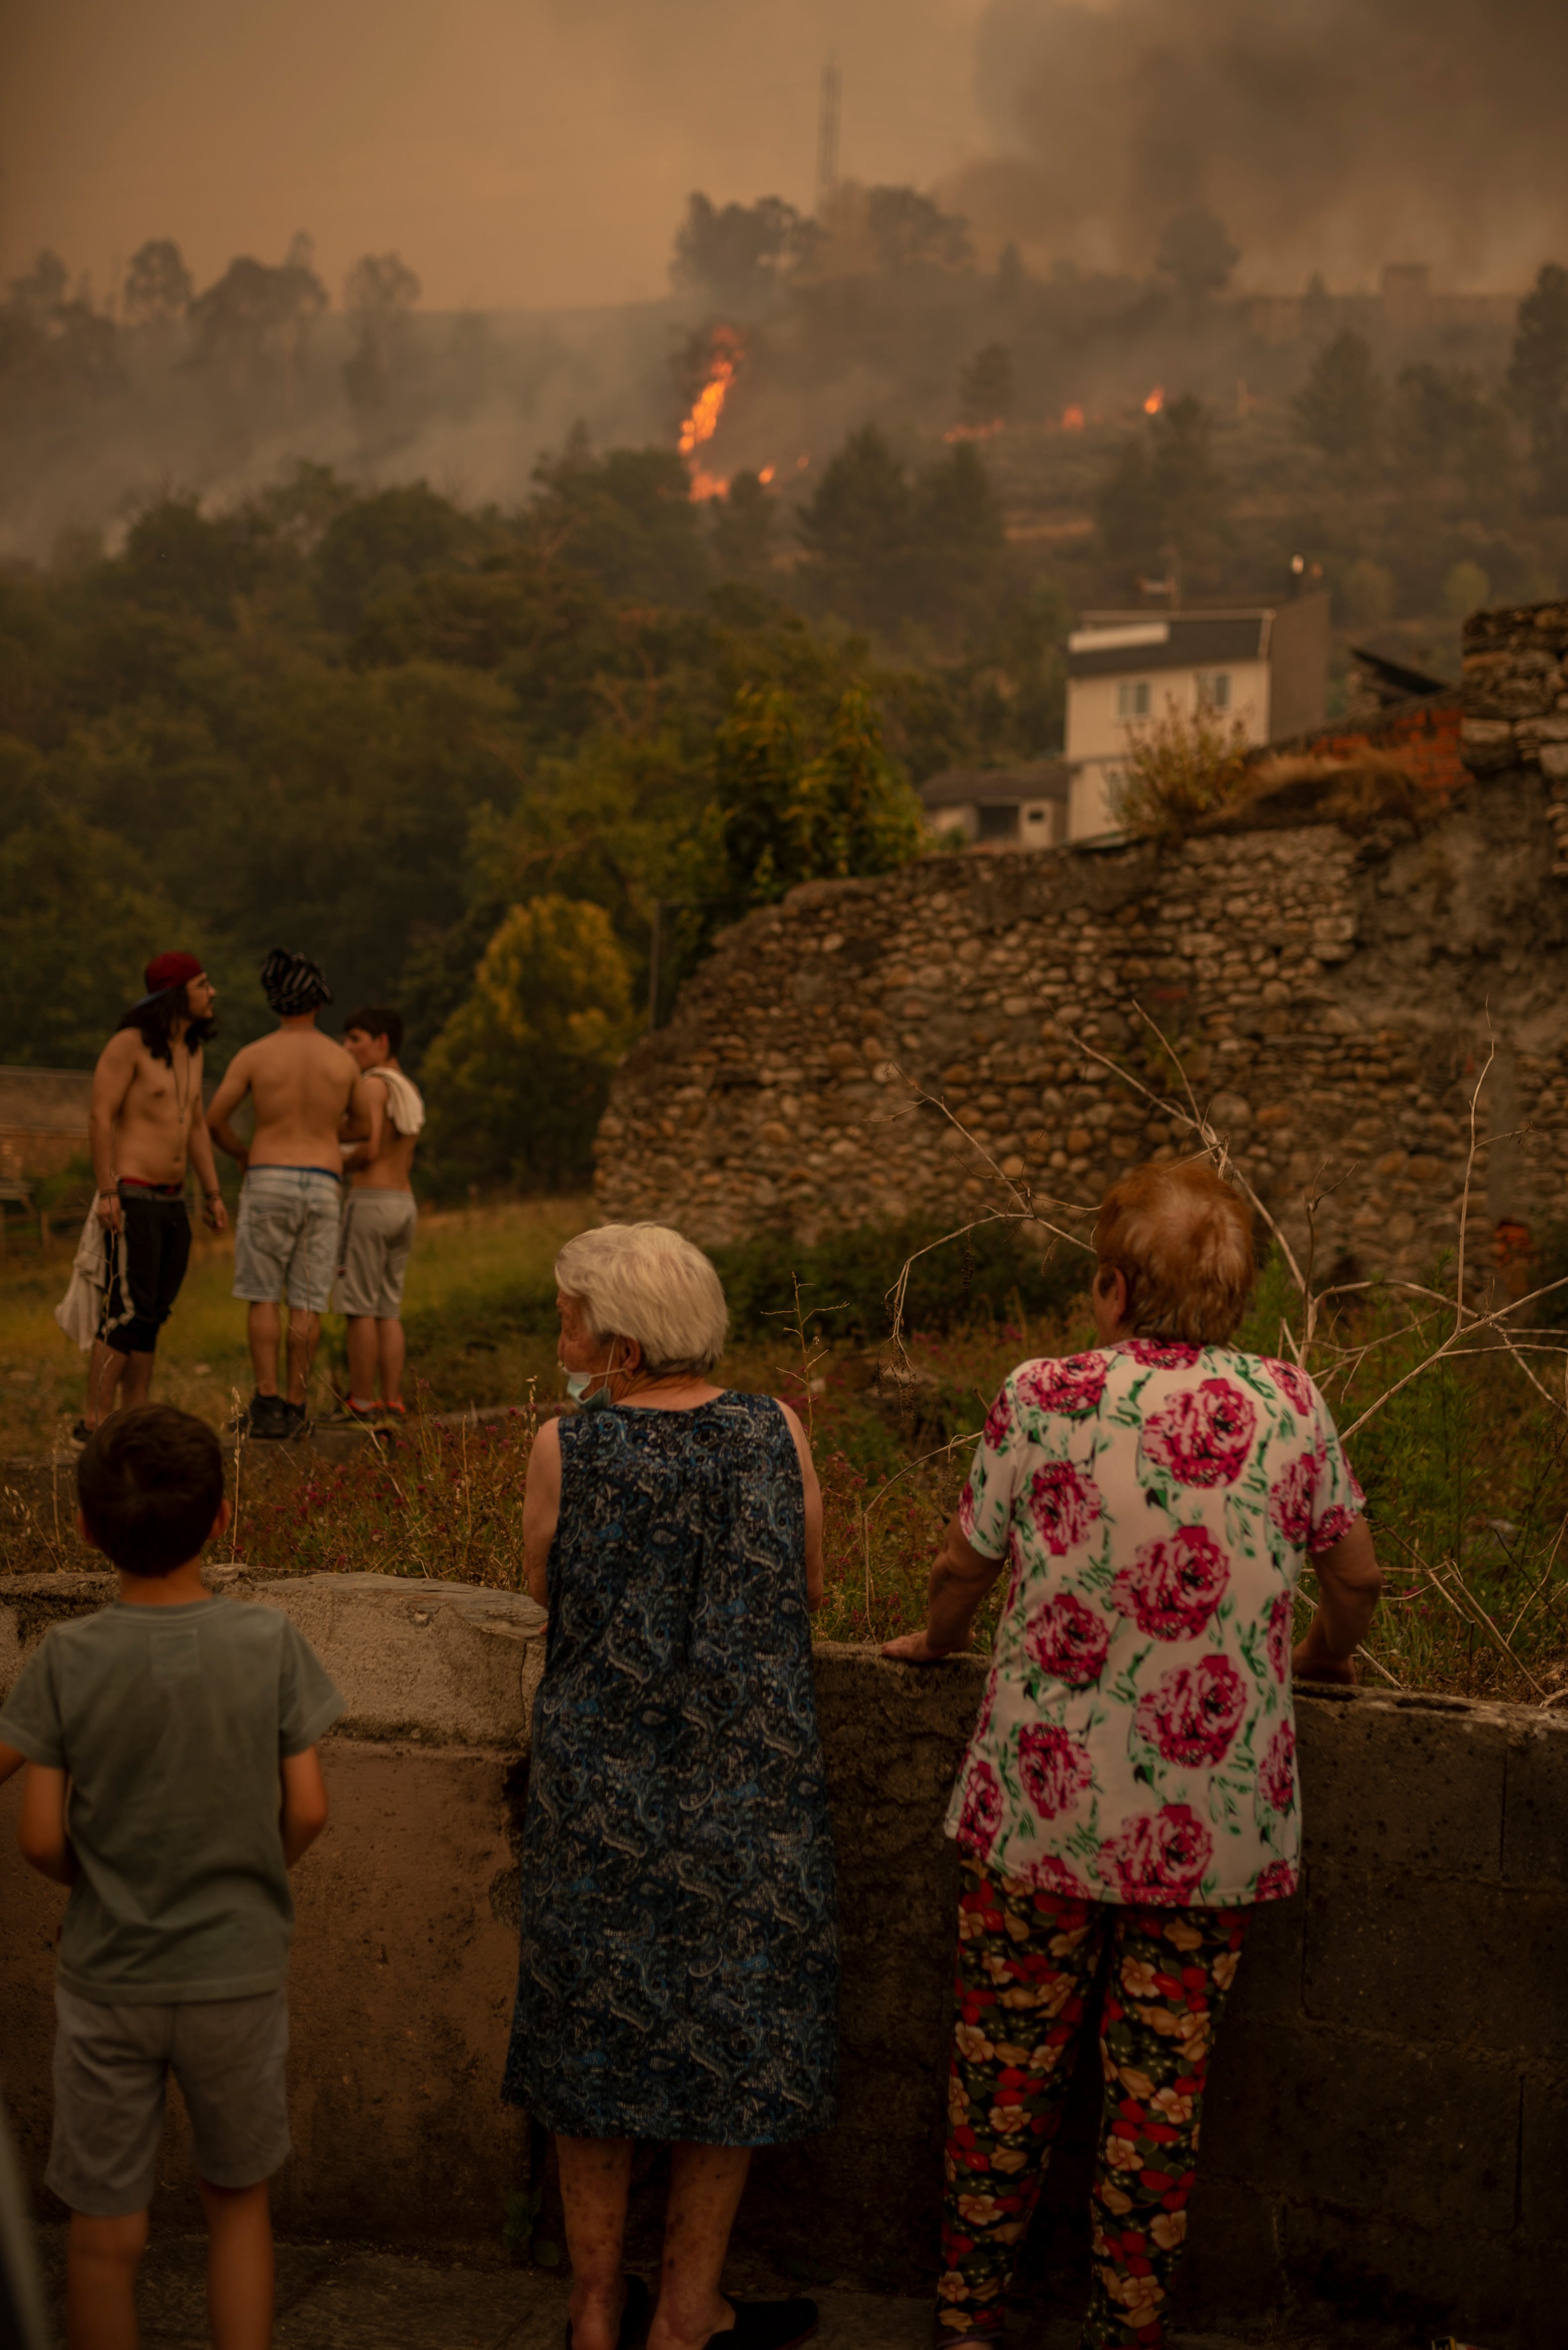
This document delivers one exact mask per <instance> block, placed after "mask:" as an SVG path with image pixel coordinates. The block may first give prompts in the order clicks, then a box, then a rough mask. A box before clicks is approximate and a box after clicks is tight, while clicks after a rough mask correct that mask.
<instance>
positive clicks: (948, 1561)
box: [882, 1517, 1006, 1665]
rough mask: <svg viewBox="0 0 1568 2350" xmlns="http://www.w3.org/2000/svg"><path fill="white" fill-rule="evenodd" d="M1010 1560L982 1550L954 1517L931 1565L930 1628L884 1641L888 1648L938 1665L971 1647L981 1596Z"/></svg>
mask: <svg viewBox="0 0 1568 2350" xmlns="http://www.w3.org/2000/svg"><path fill="white" fill-rule="evenodd" d="M1005 1564H1006V1562H1005V1560H1003V1559H1000V1558H987V1557H986V1556H985V1555H984V1554H983V1552H981V1551H978V1550H976V1549H975V1548H974V1546H973V1544H971V1542H970V1540H969V1538H968V1536H967V1535H966V1534H964V1532H963V1530H962V1528H961V1526H960V1524H959V1522H958V1520H957V1518H956V1517H955V1518H951V1519H950V1520H949V1522H948V1530H947V1532H946V1534H944V1535H943V1536H942V1546H941V1548H940V1551H938V1553H937V1555H936V1557H935V1559H934V1560H933V1562H932V1565H931V1581H930V1596H929V1601H928V1604H927V1608H926V1628H925V1630H924V1631H923V1632H905V1633H903V1634H901V1635H900V1637H899V1638H898V1639H897V1640H887V1641H884V1643H883V1645H882V1654H883V1655H884V1656H885V1657H891V1658H892V1659H894V1661H895V1662H896V1663H898V1664H900V1665H938V1664H940V1662H941V1660H942V1659H943V1658H944V1657H955V1656H957V1655H958V1654H959V1653H960V1651H961V1649H964V1648H968V1646H969V1643H970V1635H971V1632H972V1631H973V1629H974V1619H975V1617H976V1616H978V1615H979V1613H980V1607H981V1601H982V1600H983V1599H984V1597H985V1595H986V1593H987V1592H988V1591H989V1590H990V1589H991V1586H992V1584H993V1583H994V1582H995V1581H996V1578H997V1576H998V1575H1000V1574H1001V1573H1002V1567H1003V1565H1005Z"/></svg>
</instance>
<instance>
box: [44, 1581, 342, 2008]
mask: <svg viewBox="0 0 1568 2350" xmlns="http://www.w3.org/2000/svg"><path fill="white" fill-rule="evenodd" d="M342 1711H343V1700H342V1699H341V1698H340V1697H339V1695H338V1693H337V1690H336V1689H335V1688H334V1687H333V1685H332V1683H331V1681H330V1680H329V1679H327V1673H326V1670H325V1669H324V1668H323V1666H322V1663H321V1660H320V1659H319V1658H318V1657H317V1654H316V1652H315V1650H314V1649H313V1648H311V1646H310V1644H309V1642H308V1641H307V1640H306V1639H304V1638H301V1636H300V1634H299V1633H298V1632H296V1630H295V1627H294V1626H293V1625H292V1624H291V1623H290V1622H289V1620H288V1617H286V1616H285V1615H284V1614H283V1613H282V1611H281V1610H280V1609H278V1608H275V1607H258V1606H257V1605H256V1604H255V1603H254V1602H250V1601H242V1600H233V1599H195V1600H192V1601H190V1602H189V1603H187V1604H185V1605H182V1606H180V1607H130V1606H127V1605H126V1604H125V1602H123V1601H119V1600H117V1601H116V1602H115V1603H114V1605H113V1606H112V1607H105V1608H102V1609H101V1610H100V1611H99V1613H98V1614H97V1615H96V1616H83V1617H77V1618H76V1619H75V1620H74V1621H72V1622H70V1623H67V1624H57V1625H55V1626H54V1627H52V1629H51V1630H50V1631H49V1632H48V1634H47V1637H46V1638H45V1639H44V1641H43V1643H42V1645H41V1646H40V1647H39V1648H37V1649H36V1651H35V1653H34V1654H33V1655H32V1656H31V1657H30V1658H29V1659H28V1660H27V1663H26V1666H25V1667H24V1668H23V1670H22V1673H21V1677H20V1679H18V1680H17V1682H16V1688H15V1689H14V1690H12V1692H11V1694H10V1696H9V1697H8V1698H7V1699H6V1700H5V1705H4V1706H3V1707H0V1742H4V1743H5V1744H6V1745H9V1746H15V1747H16V1748H18V1749H19V1750H20V1752H22V1753H24V1754H25V1755H26V1758H27V1760H28V1762H29V1763H42V1764H44V1765H46V1766H47V1768H49V1769H52V1770H57V1771H58V1770H64V1771H67V1772H68V1773H70V1781H71V1785H70V1802H69V1811H68V1825H69V1828H70V1836H71V1842H72V1844H73V1845H74V1846H75V1847H76V1852H77V1857H78V1860H79V1861H80V1863H81V1875H80V1876H79V1877H78V1879H77V1881H76V1883H75V1885H73V1886H72V1887H71V1898H70V1902H69V1905H68V1907H67V1910H66V1922H65V1926H64V1929H63V1930H62V1932H61V1935H60V1968H59V1974H60V1981H61V1982H62V1983H64V1985H65V1986H66V1989H67V1991H76V1992H77V1993H78V1995H79V1996H80V1997H81V1998H83V1999H92V2000H99V2001H100V2002H103V2003H104V2004H106V2005H110V2006H114V2005H119V2004H120V2003H122V2002H124V2003H128V2004H138V2005H145V2004H149V2003H154V2002H156V2003H162V2002H169V2003H171V2004H182V2003H185V2002H193V2001H196V2000H205V1999H246V1998H249V1997H251V1996H253V1995H254V1993H255V1992H257V1991H274V1990H276V1989H278V1988H280V1987H281V1986H282V1984H283V1983H284V1982H285V1981H286V1979H287V1974H288V1940H289V1934H290V1931H291V1929H292V1928H293V1924H294V1903H293V1900H292V1899H291V1898H290V1895H289V1890H288V1871H287V1869H286V1867H285V1866H284V1859H283V1837H282V1834H281V1831H280V1828H279V1823H278V1814H279V1811H280V1809H281V1804H282V1791H281V1786H280V1782H279V1774H278V1763H279V1759H280V1757H282V1756H283V1755H286V1754H302V1753H304V1752H305V1750H306V1747H308V1746H314V1745H315V1743H316V1742H317V1739H318V1738H319V1737H320V1736H321V1734H322V1732H323V1731H325V1730H327V1729H328V1728H329V1727H330V1725H331V1724H332V1723H333V1722H335V1721H337V1717H338V1715H339V1714H340V1713H341V1712H342Z"/></svg>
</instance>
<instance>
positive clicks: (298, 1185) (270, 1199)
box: [234, 1167, 343, 1314]
mask: <svg viewBox="0 0 1568 2350" xmlns="http://www.w3.org/2000/svg"><path fill="white" fill-rule="evenodd" d="M342 1214H343V1186H342V1184H341V1183H340V1182H338V1181H337V1179H336V1177H334V1176H331V1175H328V1174H327V1173H325V1172H324V1171H323V1170H320V1169H319V1168H316V1167H252V1168H251V1169H249V1170H247V1172H246V1175H245V1180H244V1184H243V1186H242V1187H241V1191H240V1212H239V1215H238V1216H237V1218H236V1219H235V1222H234V1295H235V1296H236V1297H244V1298H248V1299H249V1300H250V1302H251V1304H252V1305H277V1304H278V1303H279V1302H280V1301H281V1300H282V1299H284V1298H287V1300H288V1303H289V1304H290V1305H297V1306H298V1307H299V1309H300V1311H301V1313H304V1314H325V1313H326V1311H327V1299H328V1298H329V1297H330V1296H331V1295H332V1274H333V1271H334V1268H335V1267H336V1265H337V1226H338V1223H339V1222H340V1221H341V1218H342Z"/></svg>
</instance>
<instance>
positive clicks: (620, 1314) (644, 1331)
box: [556, 1224, 730, 1378]
mask: <svg viewBox="0 0 1568 2350" xmlns="http://www.w3.org/2000/svg"><path fill="white" fill-rule="evenodd" d="M556 1288H557V1289H559V1290H562V1291H564V1292H565V1294H566V1295H567V1296H568V1297H576V1298H580V1299H581V1301H582V1305H583V1310H584V1312H585V1314H586V1315H587V1324H588V1328H589V1329H590V1331H591V1332H592V1333H593V1335H594V1336H595V1337H596V1338H599V1339H606V1340H607V1339H610V1338H635V1339H636V1340H637V1342H638V1345H639V1347H641V1348H642V1359H643V1364H644V1367H646V1368H647V1369H648V1370H649V1371H650V1372H651V1373H653V1374H654V1376H655V1377H656V1378H657V1377H662V1376H663V1375H665V1374H666V1373H668V1372H670V1371H711V1369H712V1367H713V1366H714V1364H715V1363H716V1362H717V1361H718V1359H719V1357H720V1356H721V1355H722V1353H723V1351H724V1339H725V1336H726V1335H727V1333H728V1330H729V1324H730V1313H729V1308H728V1306H727V1305H725V1303H724V1292H723V1289H722V1286H721V1284H720V1281H719V1276H718V1274H716V1273H715V1272H714V1270H713V1267H712V1265H711V1263H709V1260H708V1259H707V1258H706V1257H705V1256H704V1255H703V1253H702V1252H701V1249H700V1248H698V1247H696V1246H695V1245H694V1244H693V1243H691V1241H689V1240H686V1239H684V1238H683V1237H682V1235H681V1234H680V1232H673V1231H671V1229H670V1226H669V1225H668V1224H600V1225H598V1226H597V1229H596V1230H595V1231H593V1232H579V1233H578V1234H577V1236H576V1239H575V1240H570V1241H568V1242H567V1243H566V1247H565V1248H564V1249H563V1250H562V1251H561V1253H560V1255H559V1256H558V1257H557V1258H556Z"/></svg>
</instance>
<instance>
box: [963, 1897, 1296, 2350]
mask: <svg viewBox="0 0 1568 2350" xmlns="http://www.w3.org/2000/svg"><path fill="white" fill-rule="evenodd" d="M962 1871H963V1877H962V1891H961V1896H960V1899H959V1921H958V1924H959V1939H958V1979H957V1984H956V1996H957V2015H956V2018H955V2021H954V2024H953V2057H952V2070H951V2073H950V2075H949V2080H948V2118H949V2133H948V2142H947V2195H946V2199H945V2203H944V2208H943V2213H942V2269H943V2274H942V2277H941V2281H940V2283H939V2285H938V2287H937V2293H938V2302H939V2310H938V2324H937V2334H938V2339H939V2341H948V2342H951V2341H959V2340H962V2339H963V2338H964V2337H965V2336H967V2335H970V2334H979V2335H981V2336H982V2337H985V2336H998V2337H1000V2335H1001V2333H1002V2320H1003V2315H1004V2313H1005V2308H1006V2300H1007V2289H1008V2285H1009V2283H1010V2282H1011V2279H1012V2270H1013V2265H1014V2263H1015V2262H1016V2260H1017V2257H1018V2252H1019V2249H1020V2247H1021V2245H1022V2243H1023V2238H1024V2235H1025V2234H1026V2232H1027V2230H1028V2227H1029V2221H1030V2218H1031V2216H1032V2214H1033V2210H1034V2206H1035V2203H1036V2201H1037V2200H1038V2198H1039V2194H1040V2188H1041V2183H1042V2180H1043V2179H1044V2173H1045V2166H1046V2164H1047V2162H1048V2161H1049V2159H1050V2154H1051V2142H1052V2140H1053V2139H1054V2137H1055V2135H1056V2130H1057V2126H1058V2125H1059V2123H1060V2121H1061V2118H1062V2109H1063V2106H1064V2101H1065V2097H1066V2091H1067V2083H1068V2079H1069V2077H1070V2075H1071V2074H1072V2070H1073V2060H1074V2057H1075V2054H1076V2050H1077V2045H1078V2040H1079V2036H1080V2033H1082V2030H1083V2027H1084V2023H1085V2018H1086V2016H1087V2013H1088V2010H1089V2006H1090V2002H1091V1996H1092V1992H1093V1990H1094V1985H1095V1981H1096V1971H1097V1970H1098V1967H1099V1964H1100V1960H1101V1954H1102V1952H1103V1951H1104V1949H1105V1945H1106V1939H1107V1938H1108V1939H1109V1941H1110V1946H1111V1950H1110V1964H1109V1970H1108V1972H1107V1975H1106V1987H1105V1996H1104V2001H1103V2003H1102V2006H1101V2009H1100V2025H1099V2037H1100V2062H1101V2065H1102V2067H1103V2069H1104V2072H1105V2077H1106V2103H1105V2114H1104V2118H1103V2121H1102V2124H1101V2129H1100V2148H1099V2158H1098V2161H1097V2163H1096V2170H1095V2186H1094V2199H1093V2213H1092V2216H1093V2220H1094V2284H1093V2290H1092V2293H1091V2295H1090V2300H1089V2310H1088V2315H1087V2317H1086V2319H1085V2325H1084V2341H1085V2345H1090V2350H1124V2345H1125V2350H1158V2345H1160V2344H1162V2343H1163V2342H1164V2340H1165V2312H1166V2305H1167V2301H1168V2295H1169V2292H1170V2287H1171V2283H1172V2281H1173V2279H1174V2277H1175V2273H1176V2270H1177V2267H1178V2264H1179V2261H1180V2258H1181V2247H1182V2239H1183V2238H1184V2236H1185V2235H1186V2233H1187V2201H1188V2198H1189V2195H1190V2194H1191V2192H1192V2181H1193V2166H1194V2163H1195V2161H1196V2159H1197V2154H1198V2128H1199V2118H1200V2116H1201V2112H1202V2106H1203V2090H1204V2085H1205V2082H1206V2080H1207V2077H1208V2070H1209V2054H1210V2049H1211V2047H1212V2045H1213V2042H1214V2034H1215V2032H1216V2031H1217V2029H1218V2028H1219V2022H1220V2012H1221V2011H1222V2010H1223V2008H1224V2004H1225V2000H1226V1995H1227V1993H1228V1992H1229V1991H1230V1989H1231V1983H1232V1982H1233V1981H1234V1980H1235V1975H1236V1968H1237V1964H1238V1962H1239V1959H1240V1954H1241V1942H1242V1939H1243V1937H1244V1936H1245V1933H1246V1930H1247V1920H1248V1918H1249V1917H1250V1916H1251V1910H1250V1909H1246V1908H1241V1909H1175V1908H1173V1909H1140V1908H1123V1907H1120V1906H1117V1905H1115V1904H1111V1903H1106V1902H1100V1901H1080V1900H1075V1899H1073V1898H1070V1897H1069V1896H1067V1895H1064V1894H1060V1893H1050V1892H1045V1891H1044V1890H1042V1889H1040V1888H1039V1887H1035V1886H1033V1885H1030V1884H1027V1883H1024V1882H1023V1881H1021V1880H1019V1879H1016V1878H1012V1877H992V1876H991V1875H990V1874H989V1873H988V1872H987V1871H986V1869H985V1868H984V1867H983V1866H981V1864H980V1863H979V1862H978V1861H975V1860H972V1859H968V1858H965V1859H964V1860H963V1862H962Z"/></svg>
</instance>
